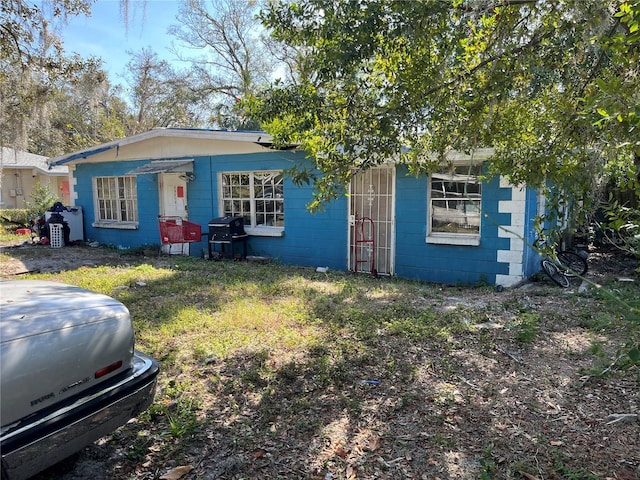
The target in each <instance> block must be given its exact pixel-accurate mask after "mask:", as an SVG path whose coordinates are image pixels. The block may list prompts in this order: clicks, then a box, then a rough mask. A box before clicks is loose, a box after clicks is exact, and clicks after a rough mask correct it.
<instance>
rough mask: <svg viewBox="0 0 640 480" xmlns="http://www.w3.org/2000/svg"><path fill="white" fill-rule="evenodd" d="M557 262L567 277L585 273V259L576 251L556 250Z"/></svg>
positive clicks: (579, 275)
mask: <svg viewBox="0 0 640 480" xmlns="http://www.w3.org/2000/svg"><path fill="white" fill-rule="evenodd" d="M558 263H559V264H560V267H561V268H563V269H564V270H565V271H564V274H565V275H566V276H567V277H581V276H582V275H584V274H585V273H587V268H588V267H587V261H586V260H585V259H584V258H583V257H582V256H580V255H579V254H577V253H576V252H569V251H566V250H563V251H561V252H558Z"/></svg>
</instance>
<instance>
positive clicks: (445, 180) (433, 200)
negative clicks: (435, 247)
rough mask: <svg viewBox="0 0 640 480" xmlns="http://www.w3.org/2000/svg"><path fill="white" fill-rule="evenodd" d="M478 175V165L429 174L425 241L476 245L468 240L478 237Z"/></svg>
mask: <svg viewBox="0 0 640 480" xmlns="http://www.w3.org/2000/svg"><path fill="white" fill-rule="evenodd" d="M481 173H482V165H481V164H467V165H456V166H453V167H451V168H449V169H447V170H446V171H441V172H437V173H432V174H431V177H430V185H429V225H428V232H429V235H428V237H427V241H430V242H433V243H454V244H455V243H461V244H477V242H469V241H468V240H469V239H470V238H473V239H479V237H480V218H481V212H480V209H481V201H482V184H481V182H480V176H481ZM456 239H457V241H456Z"/></svg>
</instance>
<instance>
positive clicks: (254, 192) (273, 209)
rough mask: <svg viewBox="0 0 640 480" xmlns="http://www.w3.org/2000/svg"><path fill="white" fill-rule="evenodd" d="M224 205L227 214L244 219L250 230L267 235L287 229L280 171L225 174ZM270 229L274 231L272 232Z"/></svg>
mask: <svg viewBox="0 0 640 480" xmlns="http://www.w3.org/2000/svg"><path fill="white" fill-rule="evenodd" d="M220 185H221V188H220V190H221V197H222V205H221V209H220V211H221V212H222V214H223V215H224V216H225V217H242V218H244V225H245V230H246V231H247V233H252V234H259V233H260V232H262V233H263V234H265V235H269V234H275V233H281V232H282V231H283V229H284V185H283V175H282V172H279V171H256V172H238V173H222V174H221V175H220ZM269 231H270V232H271V233H269Z"/></svg>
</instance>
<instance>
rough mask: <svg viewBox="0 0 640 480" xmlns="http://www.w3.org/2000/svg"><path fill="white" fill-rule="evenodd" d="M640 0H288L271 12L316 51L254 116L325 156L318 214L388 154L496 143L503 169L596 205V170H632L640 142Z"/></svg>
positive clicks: (417, 168)
mask: <svg viewBox="0 0 640 480" xmlns="http://www.w3.org/2000/svg"><path fill="white" fill-rule="evenodd" d="M639 5H640V3H639V2H638V1H614V2H611V1H605V0H566V1H556V0H539V1H535V0H473V1H471V0H467V1H465V0H455V1H451V2H443V1H439V0H423V1H418V0H414V1H393V0H345V1H340V2H335V1H333V0H300V1H297V2H295V3H289V2H283V1H281V2H275V3H272V4H271V6H270V9H269V10H267V11H265V12H263V21H264V23H265V25H266V26H267V27H268V28H270V29H271V30H272V31H273V34H274V36H275V37H276V38H277V39H279V40H282V41H284V42H285V43H286V44H288V45H290V46H292V47H294V48H297V49H298V50H299V51H301V52H304V57H303V59H302V61H303V62H302V68H301V70H300V72H299V78H298V82H297V83H295V84H286V85H285V84H278V85H275V86H272V87H271V88H269V89H267V90H266V91H264V92H263V94H262V95H261V96H259V97H257V98H254V99H252V112H253V114H254V115H255V116H256V117H257V118H259V119H260V120H261V121H262V124H263V127H264V128H265V129H266V130H267V131H268V132H270V133H271V134H272V135H273V136H274V138H275V140H276V141H277V142H280V143H282V144H287V143H299V144H300V145H301V147H302V148H304V149H305V150H306V151H308V152H309V153H310V155H312V156H313V157H314V158H315V159H316V160H317V165H318V167H319V169H320V170H321V171H322V172H323V173H324V175H323V176H322V177H320V178H316V179H315V181H316V186H317V191H316V198H315V200H314V202H313V203H312V204H311V205H310V207H311V208H312V209H313V208H318V207H321V206H322V204H323V202H325V201H327V200H329V199H331V198H334V197H335V196H336V195H337V194H339V193H340V192H341V188H342V186H344V185H345V184H346V183H347V181H348V180H349V178H350V176H351V175H352V173H353V172H354V171H357V170H358V169H361V168H367V167H369V166H372V165H375V164H378V163H380V162H381V161H384V160H385V159H388V158H394V159H397V160H399V161H401V162H403V163H406V164H407V165H408V166H409V168H410V170H411V171H412V172H413V173H418V172H424V171H430V170H432V169H433V168H435V167H436V166H438V164H440V163H441V161H442V160H443V159H444V158H445V155H446V153H447V152H448V151H450V150H460V151H471V150H473V149H476V148H479V147H486V146H491V147H494V148H495V152H496V153H495V155H494V156H493V158H492V159H491V162H490V168H491V171H492V172H493V173H500V174H502V175H506V176H507V177H509V178H510V180H511V181H512V182H513V183H515V184H525V183H526V184H529V185H532V186H544V185H546V184H547V183H548V182H550V183H553V184H555V185H559V186H560V187H562V188H561V189H560V191H562V192H564V194H565V195H568V196H570V197H571V198H580V199H583V200H584V199H585V198H586V197H587V196H588V195H587V194H588V192H590V191H592V189H593V184H594V180H595V179H596V177H598V176H600V175H605V174H606V173H607V172H608V171H610V170H611V169H615V171H616V172H617V173H618V174H620V173H621V172H624V173H625V174H626V173H628V172H630V171H632V170H633V168H632V167H633V160H634V158H635V157H637V155H638V152H639V149H640V140H639V138H640V135H639V134H638V131H639V129H638V118H639V117H640V106H639V102H638V96H639V93H638V92H639V91H640V88H639V86H640V82H639V74H640V72H639V66H638V51H639V46H640V40H639V36H638V19H639V18H640V6H639ZM306 173H307V172H297V174H298V175H299V178H302V179H304V178H305V174H306Z"/></svg>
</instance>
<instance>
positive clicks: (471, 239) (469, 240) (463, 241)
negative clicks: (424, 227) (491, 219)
mask: <svg viewBox="0 0 640 480" xmlns="http://www.w3.org/2000/svg"><path fill="white" fill-rule="evenodd" d="M427 243H433V244H436V245H466V246H469V247H477V246H479V245H480V235H465V234H464V233H462V234H457V235H456V234H454V233H432V234H431V235H427Z"/></svg>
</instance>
